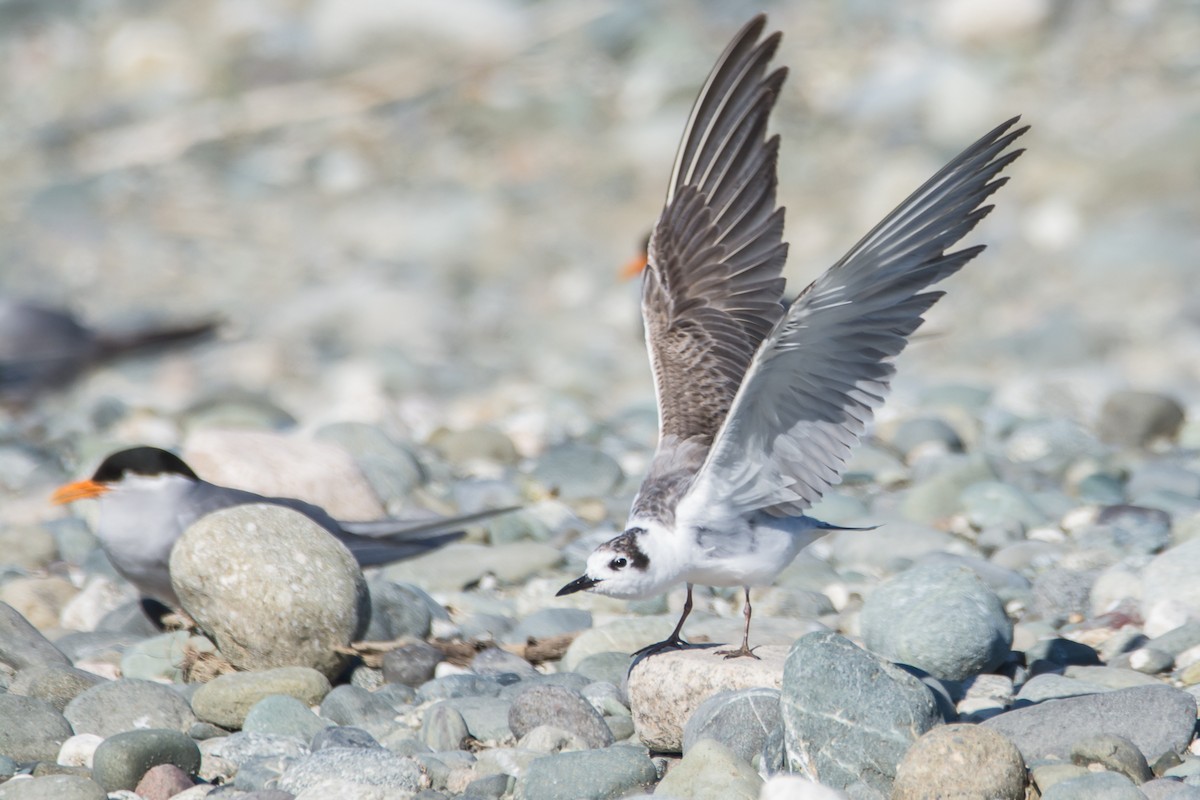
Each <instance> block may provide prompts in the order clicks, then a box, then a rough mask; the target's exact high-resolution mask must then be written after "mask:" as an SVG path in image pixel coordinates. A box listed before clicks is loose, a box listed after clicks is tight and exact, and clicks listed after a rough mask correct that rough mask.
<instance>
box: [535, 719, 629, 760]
mask: <svg viewBox="0 0 1200 800" xmlns="http://www.w3.org/2000/svg"><path fill="white" fill-rule="evenodd" d="M630 724H631V725H632V723H630ZM517 747H518V748H520V749H522V750H532V751H533V752H536V753H561V752H564V751H566V752H570V751H573V750H587V749H589V748H590V745H589V744H588V743H587V742H585V741H584V740H583V737H581V736H578V735H577V734H574V733H571V732H570V731H567V730H563V729H562V728H558V727H555V726H554V725H539V726H537V727H536V728H534V729H533V730H531V731H529V732H528V733H525V734H524V735H522V736H521V738H520V739H518V740H517Z"/></svg>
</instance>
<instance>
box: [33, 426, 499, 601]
mask: <svg viewBox="0 0 1200 800" xmlns="http://www.w3.org/2000/svg"><path fill="white" fill-rule="evenodd" d="M92 497H94V498H97V499H98V500H99V501H100V520H99V522H98V523H97V525H96V531H95V533H96V538H97V539H99V540H100V545H101V547H103V548H104V552H106V553H108V557H109V559H110V560H111V561H112V564H113V566H114V567H115V568H116V570H117V572H119V573H120V574H121V575H122V576H123V577H124V578H125V579H126V580H128V581H129V582H130V583H132V584H133V585H134V586H135V587H137V590H138V591H139V592H141V593H142V594H143V595H145V596H147V597H152V598H154V599H155V600H158V601H160V602H163V603H166V604H167V605H169V606H172V607H173V608H179V598H178V597H176V595H175V590H174V589H173V588H172V587H171V575H170V572H169V571H168V568H167V564H168V562H169V561H170V558H171V548H172V547H174V546H175V542H177V541H179V537H181V536H183V532H184V531H186V530H187V529H188V527H189V526H191V524H192V523H193V522H195V521H196V520H198V519H200V518H201V517H203V516H204V515H205V514H211V513H212V512H214V511H219V510H220V509H223V508H231V507H233V506H242V505H249V504H251V503H268V504H270V505H276V506H284V507H285V508H290V509H292V510H293V511H299V512H300V513H301V514H303V515H304V516H306V517H308V518H309V519H311V520H312V521H313V522H316V523H317V524H318V525H320V526H321V527H322V528H324V529H325V530H327V531H329V533H330V534H332V535H333V536H335V537H336V538H337V539H338V541H340V542H341V543H342V544H344V545H346V547H347V548H348V549H349V550H350V553H351V555H353V556H354V558H355V560H356V561H358V563H359V566H363V567H369V566H376V565H379V564H388V563H391V562H393V561H400V560H402V559H405V558H412V557H413V556H416V555H420V554H421V553H424V552H427V551H429V550H433V549H435V548H438V547H441V546H442V545H444V544H448V543H449V542H452V541H454V540H455V539H459V538H461V537H462V536H463V531H462V530H461V527H462V526H463V525H467V524H469V523H472V522H477V521H479V520H482V519H487V518H488V517H493V516H496V515H497V514H503V513H505V512H508V511H512V510H514V509H513V508H499V509H490V510H488V511H481V512H478V513H475V514H466V515H463V516H458V517H441V516H437V515H435V514H432V513H429V514H425V515H424V516H418V517H412V518H409V519H380V520H372V521H369V522H340V521H338V520H335V519H334V518H333V517H331V516H330V515H329V514H328V513H327V512H326V511H325V509H323V508H321V507H320V506H315V505H313V504H311V503H306V502H304V501H303V500H296V499H294V498H291V497H263V496H262V495H259V494H255V493H254V492H247V491H243V490H242V489H231V488H228V487H225V486H217V485H216V484H213V483H208V482H207V481H203V480H201V479H200V478H199V477H198V476H197V475H196V473H195V472H193V471H192V469H191V467H189V466H188V465H187V464H186V463H184V461H183V459H181V458H180V457H179V456H177V455H175V454H174V453H169V452H167V451H166V450H160V449H159V448H157V447H134V448H130V449H128V450H121V451H119V452H116V453H113V454H112V455H110V456H108V457H107V458H105V459H104V461H103V462H101V464H100V466H99V467H97V468H96V471H95V473H93V474H92V477H91V478H90V479H87V480H82V481H76V482H74V483H69V484H67V485H65V486H61V487H59V489H58V490H57V491H55V492H54V495H53V498H52V499H53V500H54V502H56V503H73V502H75V501H76V500H83V499H85V498H92Z"/></svg>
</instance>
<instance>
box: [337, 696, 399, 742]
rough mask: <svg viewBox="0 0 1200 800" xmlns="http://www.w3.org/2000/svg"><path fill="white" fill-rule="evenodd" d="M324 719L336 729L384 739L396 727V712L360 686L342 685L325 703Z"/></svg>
mask: <svg viewBox="0 0 1200 800" xmlns="http://www.w3.org/2000/svg"><path fill="white" fill-rule="evenodd" d="M320 713H321V716H322V717H324V718H325V719H327V720H329V721H330V722H332V723H334V724H335V725H349V726H354V727H358V728H362V729H364V730H365V731H368V732H371V733H372V734H373V735H375V734H378V735H382V734H383V733H384V732H386V731H387V730H388V729H389V728H391V726H392V718H393V717H395V715H396V710H395V708H394V707H393V706H392V704H391V703H389V702H388V701H387V700H386V699H385V698H384V697H380V696H379V695H378V694H376V693H373V692H369V691H367V690H366V689H363V688H360V687H358V686H350V685H349V684H342V685H341V686H335V687H333V690H332V691H331V692H330V693H329V694H327V695H325V698H324V699H323V700H321V711H320Z"/></svg>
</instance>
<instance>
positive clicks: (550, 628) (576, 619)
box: [504, 608, 592, 643]
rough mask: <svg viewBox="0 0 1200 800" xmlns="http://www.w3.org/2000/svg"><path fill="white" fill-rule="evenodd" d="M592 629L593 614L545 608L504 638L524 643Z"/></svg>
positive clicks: (574, 609) (578, 610)
mask: <svg viewBox="0 0 1200 800" xmlns="http://www.w3.org/2000/svg"><path fill="white" fill-rule="evenodd" d="M590 627H592V612H590V611H584V610H583V609H579V608H543V609H541V610H539V611H535V612H533V613H532V614H530V615H529V616H527V617H525V618H524V619H522V620H521V621H520V622H518V623H517V625H516V626H515V627H514V628H513V629H512V630H511V631H510V632H509V633H508V634H507V635H505V637H504V641H506V642H513V643H524V642H525V641H527V640H529V639H546V638H549V637H551V636H559V635H561V634H564V633H575V632H576V631H582V630H586V629H588V628H590Z"/></svg>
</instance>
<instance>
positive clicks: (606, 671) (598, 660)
mask: <svg viewBox="0 0 1200 800" xmlns="http://www.w3.org/2000/svg"><path fill="white" fill-rule="evenodd" d="M628 670H629V654H628V653H614V652H607V653H593V654H592V655H590V656H586V657H585V658H583V659H582V660H581V661H580V662H579V663H578V664H576V665H575V669H574V670H573V671H574V672H576V673H578V674H580V675H583V676H584V677H586V678H589V679H590V680H593V681H605V682H607V683H611V684H613V685H620V684H621V683H623V682H624V680H625V675H626V673H627V672H628Z"/></svg>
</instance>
